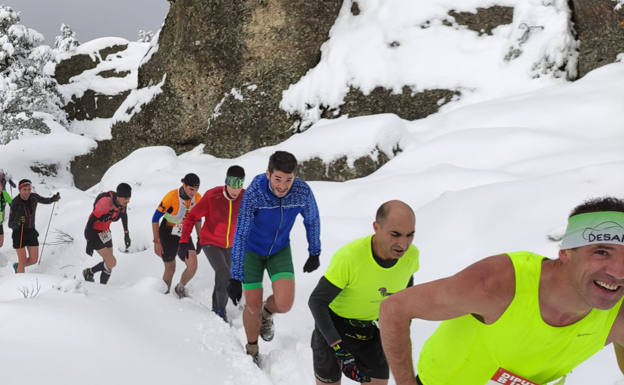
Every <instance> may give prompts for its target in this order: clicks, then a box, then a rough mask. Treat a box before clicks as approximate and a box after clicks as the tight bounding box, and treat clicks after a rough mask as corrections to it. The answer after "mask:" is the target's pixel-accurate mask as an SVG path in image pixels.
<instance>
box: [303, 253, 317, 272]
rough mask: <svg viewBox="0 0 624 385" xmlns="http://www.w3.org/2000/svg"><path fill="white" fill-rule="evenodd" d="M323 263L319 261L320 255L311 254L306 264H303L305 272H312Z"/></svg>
mask: <svg viewBox="0 0 624 385" xmlns="http://www.w3.org/2000/svg"><path fill="white" fill-rule="evenodd" d="M320 265H321V263H320V262H319V256H318V255H310V256H309V257H308V260H307V261H306V263H305V265H303V272H304V273H311V272H313V271H314V270H316V269H318V267H319V266H320Z"/></svg>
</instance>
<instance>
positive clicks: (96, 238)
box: [84, 227, 113, 255]
mask: <svg viewBox="0 0 624 385" xmlns="http://www.w3.org/2000/svg"><path fill="white" fill-rule="evenodd" d="M107 231H109V232H110V230H107ZM103 232H104V231H102V232H100V231H97V230H95V229H93V228H90V227H86V228H85V231H84V236H85V239H86V240H87V250H86V252H87V254H89V255H93V250H101V249H105V248H112V247H113V239H112V238H111V239H109V240H108V241H106V242H102V238H101V237H100V233H103Z"/></svg>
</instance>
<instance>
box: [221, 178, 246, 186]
mask: <svg viewBox="0 0 624 385" xmlns="http://www.w3.org/2000/svg"><path fill="white" fill-rule="evenodd" d="M244 183H245V178H239V177H237V176H228V177H226V178H225V184H226V185H228V186H230V187H232V188H243V184H244Z"/></svg>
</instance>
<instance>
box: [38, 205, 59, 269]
mask: <svg viewBox="0 0 624 385" xmlns="http://www.w3.org/2000/svg"><path fill="white" fill-rule="evenodd" d="M54 206H56V202H54V203H52V211H50V220H49V221H48V228H47V229H46V233H45V236H44V237H43V245H42V246H41V255H40V256H39V262H37V265H41V260H42V259H43V251H44V250H45V243H46V239H48V230H50V223H52V214H54Z"/></svg>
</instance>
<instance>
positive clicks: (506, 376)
mask: <svg viewBox="0 0 624 385" xmlns="http://www.w3.org/2000/svg"><path fill="white" fill-rule="evenodd" d="M501 384H503V385H538V384H536V383H535V382H532V381H529V380H527V379H526V378H523V377H520V376H518V375H516V374H513V373H512V372H510V371H509V370H506V369H503V368H498V370H497V371H496V373H494V376H492V378H491V379H490V380H489V381H488V382H486V383H485V385H501Z"/></svg>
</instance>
